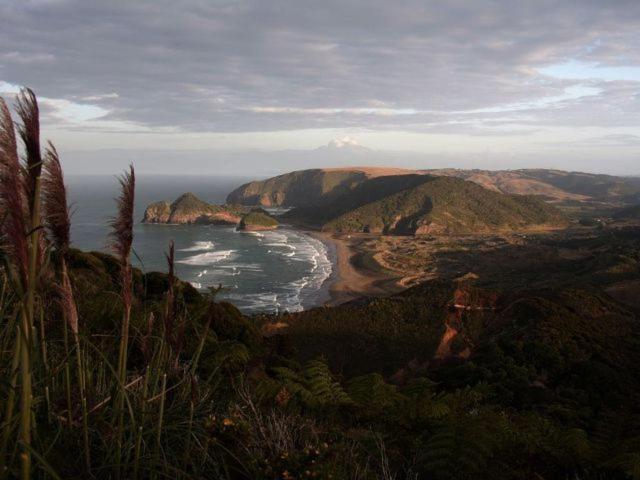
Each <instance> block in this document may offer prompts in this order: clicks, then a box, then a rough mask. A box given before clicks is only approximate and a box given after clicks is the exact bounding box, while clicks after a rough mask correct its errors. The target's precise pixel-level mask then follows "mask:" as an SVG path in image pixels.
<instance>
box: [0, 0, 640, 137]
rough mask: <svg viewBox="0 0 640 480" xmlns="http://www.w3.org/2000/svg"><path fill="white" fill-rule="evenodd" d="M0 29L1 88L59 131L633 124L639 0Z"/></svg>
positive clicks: (109, 15) (46, 9) (11, 18)
mask: <svg viewBox="0 0 640 480" xmlns="http://www.w3.org/2000/svg"><path fill="white" fill-rule="evenodd" d="M0 17H1V18H3V28H2V29H1V30H0V43H1V44H2V45H3V51H5V52H7V53H4V54H2V55H0V81H4V82H7V83H8V84H12V85H29V86H31V87H33V88H34V89H36V90H37V92H38V93H39V94H40V95H42V96H44V97H46V98H49V99H51V102H50V103H51V108H52V111H51V114H52V116H53V117H55V119H56V120H57V121H59V122H67V123H69V124H70V127H69V128H86V129H96V130H99V129H104V130H106V131H113V130H114V129H115V130H118V129H121V128H123V127H127V126H132V127H133V126H134V127H135V128H136V129H142V130H144V129H150V130H156V129H157V130H158V131H162V129H165V130H166V129H168V130H170V131H183V132H249V131H274V130H297V129H316V128H352V127H353V128H365V129H372V130H394V129H406V130H409V131H423V132H430V131H431V132H447V131H448V132H452V133H455V132H460V131H461V130H468V131H473V132H476V133H482V131H486V133H487V134H489V135H492V134H494V133H495V132H496V131H500V129H504V132H505V134H509V132H510V131H511V132H513V131H515V130H522V129H524V131H526V130H527V128H530V129H531V130H532V131H533V130H535V129H536V128H538V127H539V126H540V125H562V126H585V125H600V126H610V125H614V126H615V125H623V126H629V125H638V124H639V123H640V118H639V113H638V112H640V109H639V108H638V98H639V97H638V92H639V91H640V79H635V78H633V77H630V75H634V74H635V73H634V72H636V71H637V69H638V68H639V67H640V37H638V35H637V31H638V27H639V26H640V2H637V1H635V0H611V1H608V2H600V1H595V0H588V1H565V0H540V1H536V2H513V1H509V0H497V1H477V2H468V1H463V0H449V1H444V2H425V1H423V0H405V1H402V2H389V1H387V0H328V1H325V2H315V1H311V0H300V1H290V0H273V1H269V2H265V1H262V0H237V1H229V0H212V1H201V0H191V1H186V0H153V1H151V0H137V1H135V2H128V1H124V0H113V1H110V2H86V1H82V0H55V1H30V2H21V1H17V0H11V1H6V2H3V3H2V4H0ZM571 62H573V63H571ZM562 65H564V66H565V67H564V70H563V68H560V67H558V66H562ZM567 65H568V66H567ZM576 65H577V66H576ZM578 66H582V67H580V68H578ZM585 66H588V68H587V67H585ZM593 71H596V72H597V71H599V72H601V73H602V72H605V73H606V75H605V73H602V75H600V76H597V75H595V76H594V75H592V74H590V73H589V72H593ZM571 72H574V75H572V74H571ZM616 72H617V73H616ZM630 72H631V73H630ZM616 75H617V76H616ZM0 85H1V84H0ZM56 102H57V103H56ZM68 102H71V103H68ZM76 105H81V106H79V107H78V106H76ZM82 105H85V106H82ZM516 127H517V128H516Z"/></svg>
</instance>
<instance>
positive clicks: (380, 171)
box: [227, 167, 640, 207]
mask: <svg viewBox="0 0 640 480" xmlns="http://www.w3.org/2000/svg"><path fill="white" fill-rule="evenodd" d="M415 174H422V175H436V176H446V177H458V178H462V179H464V180H469V181H471V182H474V183H477V184H479V185H481V186H483V187H485V188H487V189H489V190H494V191H496V192H500V193H506V194H518V195H536V196H539V197H541V198H543V199H544V200H546V201H550V202H558V203H567V202H569V203H571V202H574V203H575V202H577V203H583V202H589V201H598V202H602V201H604V202H616V203H633V202H635V201H637V200H639V199H640V178H637V177H617V176H613V175H602V174H593V173H583V172H565V171H561V170H548V169H521V170H478V169H473V170H462V169H453V168H447V169H434V170H409V169H400V168H383V167H345V168H326V169H313V170H300V171H295V172H290V173H286V174H284V175H279V176H277V177H273V178H269V179H267V180H261V181H255V182H250V183H247V184H245V185H242V186H241V187H239V188H237V189H236V190H234V191H233V192H232V193H230V194H229V197H228V199H227V201H228V203H240V204H244V205H262V206H293V207H306V206H313V205H326V204H327V203H330V202H331V201H332V200H333V199H335V198H336V197H337V196H341V195H343V194H345V193H347V192H348V191H349V190H351V189H353V188H355V187H357V186H359V185H360V184H361V183H362V182H364V181H366V180H368V179H371V178H377V177H389V176H397V175H415Z"/></svg>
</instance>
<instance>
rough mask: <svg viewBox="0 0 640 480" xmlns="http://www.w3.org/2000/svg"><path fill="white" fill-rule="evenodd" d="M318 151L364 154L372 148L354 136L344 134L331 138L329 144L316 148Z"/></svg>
mask: <svg viewBox="0 0 640 480" xmlns="http://www.w3.org/2000/svg"><path fill="white" fill-rule="evenodd" d="M316 151H318V152H328V153H329V152H331V153H346V154H362V153H370V152H372V150H371V149H370V148H367V147H365V146H364V145H361V144H360V143H358V142H357V141H356V140H355V139H354V138H351V137H349V136H348V135H347V136H344V137H342V138H336V139H333V140H331V141H330V142H329V143H328V144H326V145H323V146H322V147H319V148H317V149H316Z"/></svg>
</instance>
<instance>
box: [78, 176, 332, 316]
mask: <svg viewBox="0 0 640 480" xmlns="http://www.w3.org/2000/svg"><path fill="white" fill-rule="evenodd" d="M246 181H249V179H247V178H242V177H188V176H184V177H162V176H157V177H140V178H138V179H137V182H136V210H135V219H136V224H135V227H134V234H135V240H134V245H133V248H134V255H133V256H132V263H133V264H134V265H135V266H136V267H138V268H141V269H142V270H143V271H146V272H149V271H164V272H166V270H167V265H166V257H165V255H166V252H167V250H168V246H169V242H170V241H171V240H173V241H174V242H175V248H176V251H175V257H176V270H177V275H178V277H179V278H181V279H182V280H185V281H188V282H190V283H191V284H192V285H193V286H194V287H196V288H197V289H199V290H201V291H205V290H206V289H208V288H209V287H213V286H218V285H221V286H222V287H223V289H222V290H221V292H220V293H219V294H218V295H219V297H218V298H220V299H224V300H228V301H230V302H232V303H233V304H235V305H236V306H237V307H238V308H239V309H240V310H242V311H243V312H245V313H249V314H252V313H262V312H266V313H275V312H283V311H299V310H302V309H305V308H309V307H313V306H316V305H320V304H322V303H323V302H324V301H326V300H327V299H328V293H327V289H326V281H327V279H328V278H329V277H330V275H331V272H332V261H331V257H332V254H331V252H329V251H328V248H327V246H326V245H325V244H324V243H322V242H321V241H319V240H317V239H315V238H313V237H311V236H309V235H307V234H306V233H304V232H302V231H299V230H296V229H295V228H293V227H290V226H286V225H283V226H280V227H279V228H278V229H276V230H272V231H263V232H239V231H236V229H235V227H233V226H218V225H157V224H154V225H146V224H142V223H140V220H141V219H142V216H143V213H144V209H145V207H146V205H148V204H149V203H151V202H154V201H158V200H170V201H173V200H174V199H175V198H177V197H178V196H179V195H181V194H182V193H185V192H193V193H194V194H195V195H197V196H198V197H199V198H201V199H202V200H205V201H207V202H210V203H224V201H225V198H226V195H227V194H228V193H229V192H230V191H231V190H233V189H234V188H235V187H237V186H239V185H241V184H242V183H245V182H246ZM67 184H68V189H69V198H70V200H71V203H72V212H73V215H72V232H71V234H72V243H73V245H74V246H75V247H77V248H80V249H83V250H100V251H109V248H108V244H109V239H108V234H109V225H108V222H109V220H110V218H112V217H113V216H114V215H115V212H116V203H115V200H114V198H115V197H116V196H117V195H118V184H117V181H116V179H115V177H107V176H95V177H94V176H69V177H68V178H67ZM274 213H275V214H277V213H279V212H277V211H275V212H274Z"/></svg>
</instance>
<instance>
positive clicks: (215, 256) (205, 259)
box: [178, 250, 236, 265]
mask: <svg viewBox="0 0 640 480" xmlns="http://www.w3.org/2000/svg"><path fill="white" fill-rule="evenodd" d="M235 252H236V251H235V250H220V251H217V252H207V253H200V254H198V255H193V256H191V257H187V258H185V259H183V260H178V263H183V264H185V265H213V264H214V263H218V262H221V261H223V260H226V259H228V258H231V256H232V255H233V254H234V253H235Z"/></svg>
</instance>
